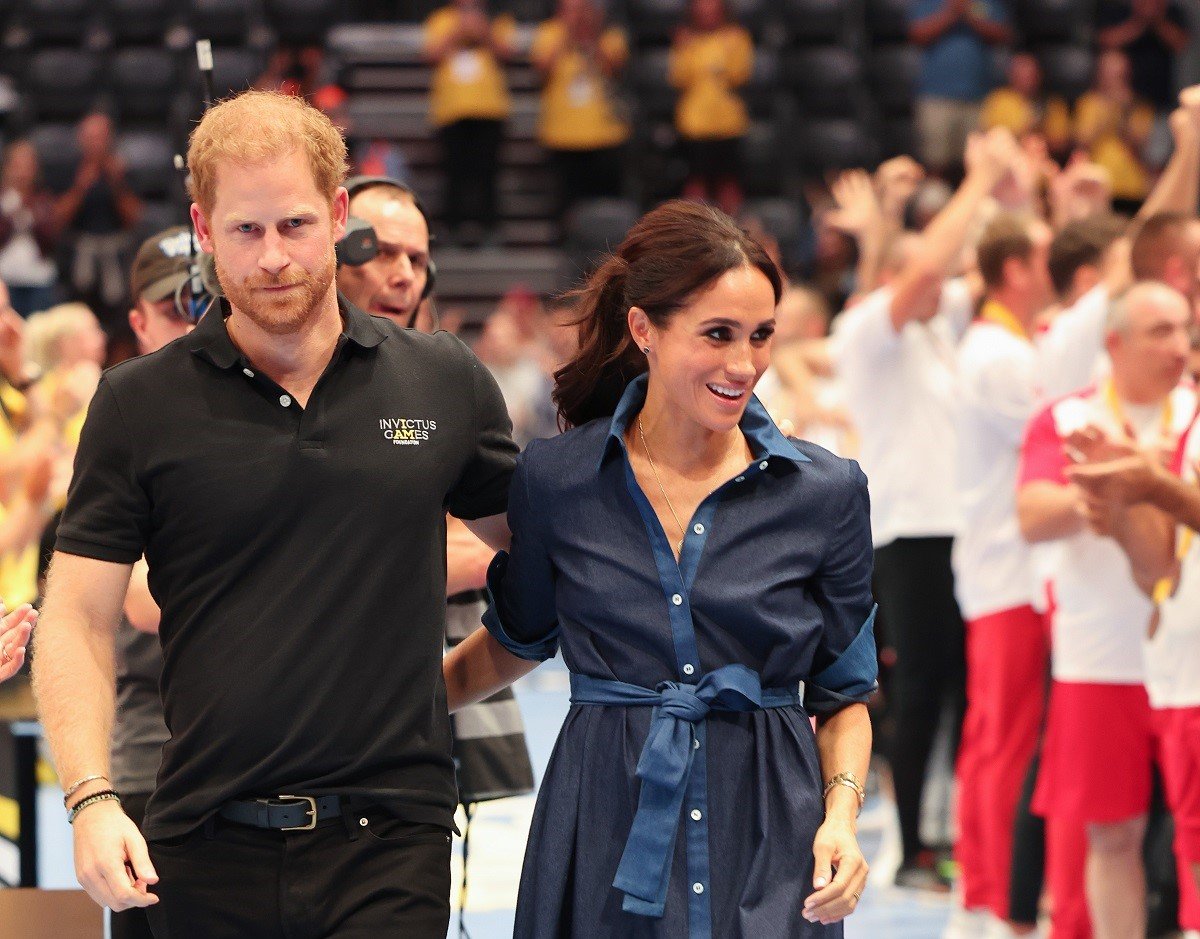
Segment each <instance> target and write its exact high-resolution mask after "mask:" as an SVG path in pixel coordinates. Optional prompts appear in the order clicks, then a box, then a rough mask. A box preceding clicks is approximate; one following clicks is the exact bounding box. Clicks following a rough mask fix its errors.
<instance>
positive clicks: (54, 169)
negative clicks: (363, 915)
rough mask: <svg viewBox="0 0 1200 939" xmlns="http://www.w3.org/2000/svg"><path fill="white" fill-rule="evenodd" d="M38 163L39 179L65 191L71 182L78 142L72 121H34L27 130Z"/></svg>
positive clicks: (55, 190)
mask: <svg viewBox="0 0 1200 939" xmlns="http://www.w3.org/2000/svg"><path fill="white" fill-rule="evenodd" d="M29 139H30V140H31V141H32V142H33V146H34V149H35V150H37V155H38V162H39V163H41V165H42V179H43V180H44V181H45V183H46V185H47V186H48V187H50V189H52V190H53V191H54V192H66V191H67V190H68V189H70V188H71V184H72V183H73V182H74V181H75V166H76V164H77V163H78V161H79V143H78V141H77V140H76V139H75V125H73V124H48V123H47V124H38V125H37V126H36V127H35V128H33V130H31V131H30V132H29Z"/></svg>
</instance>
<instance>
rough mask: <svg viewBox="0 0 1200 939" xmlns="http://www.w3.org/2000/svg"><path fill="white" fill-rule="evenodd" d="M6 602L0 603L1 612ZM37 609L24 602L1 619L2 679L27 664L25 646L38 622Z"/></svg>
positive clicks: (0, 676)
mask: <svg viewBox="0 0 1200 939" xmlns="http://www.w3.org/2000/svg"><path fill="white" fill-rule="evenodd" d="M3 612H4V604H3V603H0V613H3ZM37 616H38V615H37V610H35V609H33V607H31V606H30V605H29V604H28V603H23V604H21V605H20V606H19V607H17V608H16V609H15V610H13V611H12V612H11V613H9V614H8V615H7V616H6V617H4V619H3V620H0V681H7V680H8V679H9V678H12V677H13V675H15V674H17V672H19V671H20V670H21V666H22V665H24V664H25V647H26V646H28V645H29V634H30V633H31V632H32V630H33V627H34V624H35V623H36V622H37Z"/></svg>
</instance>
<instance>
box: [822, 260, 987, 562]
mask: <svg viewBox="0 0 1200 939" xmlns="http://www.w3.org/2000/svg"><path fill="white" fill-rule="evenodd" d="M891 303H892V291H891V289H890V288H886V287H885V288H882V289H880V290H876V291H875V292H874V293H872V294H869V295H868V296H867V297H865V298H864V299H863V300H862V301H861V302H860V303H858V304H857V305H856V306H854V307H851V308H850V309H848V310H846V312H844V313H843V314H842V315H841V316H839V317H837V319H836V320H835V321H834V332H833V337H832V340H831V343H830V348H831V351H832V353H833V359H834V363H835V365H836V368H837V372H838V376H839V377H840V378H841V380H842V382H843V388H844V389H845V394H846V405H847V408H848V409H849V411H850V416H851V418H852V419H853V421H854V426H855V427H856V428H857V429H858V432H859V435H860V446H861V451H860V454H859V462H860V463H861V464H862V467H863V470H864V471H865V472H866V474H867V476H868V478H869V479H870V480H871V534H872V537H873V540H874V542H875V546H876V547H877V548H878V547H883V546H884V545H886V544H888V543H889V542H891V541H894V540H895V539H896V538H902V537H910V538H918V537H933V536H953V535H956V534H957V533H958V531H959V528H960V523H961V515H960V513H959V511H958V504H957V501H956V500H955V498H954V495H953V494H954V491H955V482H954V480H955V471H954V460H955V446H954V423H955V356H956V346H957V345H958V341H959V339H961V338H962V335H963V333H964V332H965V331H966V328H967V326H968V324H969V323H970V321H971V316H972V314H973V312H974V310H973V308H972V302H971V293H970V289H969V288H968V287H967V284H966V283H965V281H961V280H955V281H949V282H948V283H946V285H945V286H944V287H943V288H942V296H941V300H940V303H939V305H938V311H937V313H936V314H935V315H934V316H933V317H932V318H930V320H929V321H927V322H924V323H918V322H912V323H907V324H906V325H905V326H904V328H903V329H901V330H900V331H899V332H897V331H896V330H895V328H894V327H893V326H892V318H891V313H890V310H891Z"/></svg>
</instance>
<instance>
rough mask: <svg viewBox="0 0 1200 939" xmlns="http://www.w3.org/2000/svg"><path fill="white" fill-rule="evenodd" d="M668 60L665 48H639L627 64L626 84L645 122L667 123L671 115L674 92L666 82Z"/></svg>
mask: <svg viewBox="0 0 1200 939" xmlns="http://www.w3.org/2000/svg"><path fill="white" fill-rule="evenodd" d="M669 58H670V53H669V52H668V50H666V49H643V50H641V51H640V52H638V53H637V54H636V55H635V56H634V57H633V59H632V61H631V62H630V81H631V82H632V83H633V87H634V89H635V91H636V97H637V101H638V105H639V108H640V110H641V112H642V115H643V117H644V118H645V119H646V120H649V121H664V120H669V119H670V118H671V115H672V114H674V112H675V101H676V99H677V98H678V93H677V92H676V90H675V89H674V88H673V87H672V86H671V83H670V81H668V79H667V76H668V68H669Z"/></svg>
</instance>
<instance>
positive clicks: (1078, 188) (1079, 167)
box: [1047, 150, 1112, 230]
mask: <svg viewBox="0 0 1200 939" xmlns="http://www.w3.org/2000/svg"><path fill="white" fill-rule="evenodd" d="M1047 196H1048V197H1049V203H1050V206H1049V207H1050V222H1051V224H1052V226H1053V227H1054V228H1055V229H1056V230H1058V229H1062V228H1063V227H1064V226H1066V225H1068V224H1070V223H1071V222H1079V221H1082V220H1083V219H1086V218H1091V217H1092V216H1093V215H1098V214H1100V215H1103V214H1107V213H1109V212H1111V211H1112V177H1111V176H1110V175H1109V172H1108V170H1106V169H1105V168H1104V167H1103V166H1101V165H1100V164H1098V163H1093V162H1092V161H1091V160H1089V159H1088V158H1087V155H1086V154H1085V153H1083V152H1082V151H1079V150H1077V151H1076V152H1075V153H1074V155H1072V157H1071V159H1070V161H1068V163H1067V165H1066V167H1065V168H1064V169H1063V170H1062V171H1061V172H1060V173H1058V174H1057V175H1056V176H1055V177H1054V178H1053V179H1052V180H1050V185H1049V191H1048V193H1047Z"/></svg>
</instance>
